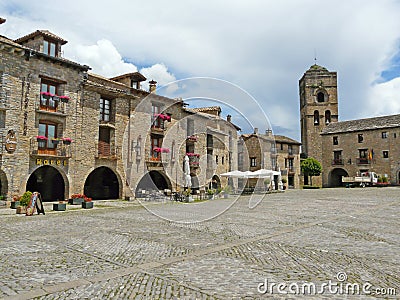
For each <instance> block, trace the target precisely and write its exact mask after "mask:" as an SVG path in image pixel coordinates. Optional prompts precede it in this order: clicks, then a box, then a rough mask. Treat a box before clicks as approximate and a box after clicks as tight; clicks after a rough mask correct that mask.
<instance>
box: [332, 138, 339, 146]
mask: <svg viewBox="0 0 400 300" xmlns="http://www.w3.org/2000/svg"><path fill="white" fill-rule="evenodd" d="M332 141H333V144H334V145H339V140H338V137H337V136H334V137H333V138H332Z"/></svg>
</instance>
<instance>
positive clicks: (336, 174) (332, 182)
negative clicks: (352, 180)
mask: <svg viewBox="0 0 400 300" xmlns="http://www.w3.org/2000/svg"><path fill="white" fill-rule="evenodd" d="M342 176H349V174H348V173H347V172H346V171H345V170H344V169H342V168H336V169H333V170H332V171H331V172H330V173H329V179H328V180H329V186H330V187H338V186H343V184H342Z"/></svg>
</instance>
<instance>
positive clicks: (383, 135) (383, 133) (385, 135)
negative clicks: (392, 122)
mask: <svg viewBox="0 0 400 300" xmlns="http://www.w3.org/2000/svg"><path fill="white" fill-rule="evenodd" d="M388 136H389V134H388V132H387V131H383V132H382V138H383V139H387V138H388Z"/></svg>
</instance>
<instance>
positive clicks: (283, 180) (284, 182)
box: [282, 178, 287, 190]
mask: <svg viewBox="0 0 400 300" xmlns="http://www.w3.org/2000/svg"><path fill="white" fill-rule="evenodd" d="M282 183H283V189H284V190H286V183H287V179H286V178H282Z"/></svg>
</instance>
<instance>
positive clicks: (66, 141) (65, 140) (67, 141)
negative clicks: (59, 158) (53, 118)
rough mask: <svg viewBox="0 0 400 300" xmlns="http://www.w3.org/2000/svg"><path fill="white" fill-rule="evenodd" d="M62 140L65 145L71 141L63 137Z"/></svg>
mask: <svg viewBox="0 0 400 300" xmlns="http://www.w3.org/2000/svg"><path fill="white" fill-rule="evenodd" d="M62 141H63V143H64V144H65V145H70V144H71V143H72V139H70V138H63V139H62Z"/></svg>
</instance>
